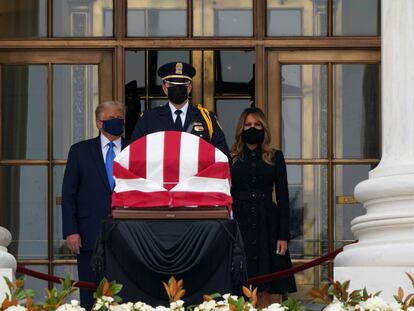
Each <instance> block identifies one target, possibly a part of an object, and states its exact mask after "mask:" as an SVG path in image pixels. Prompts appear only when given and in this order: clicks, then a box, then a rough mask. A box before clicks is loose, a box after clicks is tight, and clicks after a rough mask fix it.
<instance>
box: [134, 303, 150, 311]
mask: <svg viewBox="0 0 414 311" xmlns="http://www.w3.org/2000/svg"><path fill="white" fill-rule="evenodd" d="M134 310H137V311H154V310H155V309H154V308H153V307H151V306H150V305H147V304H146V303H145V302H142V301H138V302H136V303H135V304H134Z"/></svg>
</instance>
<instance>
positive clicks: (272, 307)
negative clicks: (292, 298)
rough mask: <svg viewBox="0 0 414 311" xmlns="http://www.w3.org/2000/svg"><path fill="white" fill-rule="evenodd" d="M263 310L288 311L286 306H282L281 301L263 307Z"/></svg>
mask: <svg viewBox="0 0 414 311" xmlns="http://www.w3.org/2000/svg"><path fill="white" fill-rule="evenodd" d="M262 311H286V308H285V307H282V306H281V305H280V304H279V303H272V304H271V305H269V306H268V307H267V308H263V309H262Z"/></svg>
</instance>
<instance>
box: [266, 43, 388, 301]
mask: <svg viewBox="0 0 414 311" xmlns="http://www.w3.org/2000/svg"><path fill="white" fill-rule="evenodd" d="M267 55H268V64H269V70H268V91H267V97H268V105H267V106H266V107H265V109H267V114H268V119H269V123H270V126H271V130H272V134H273V138H274V139H273V144H274V147H275V148H278V149H281V150H282V151H283V152H284V154H285V158H286V159H287V161H286V162H287V164H288V167H287V169H288V180H289V192H290V205H291V236H292V241H291V243H290V251H291V254H292V258H293V259H294V261H295V263H296V264H300V263H303V262H306V261H309V260H312V259H314V258H317V257H319V256H321V255H323V254H326V253H328V252H330V251H332V250H334V249H336V248H339V247H341V246H343V245H345V244H347V243H349V242H351V241H352V240H353V236H352V233H351V230H350V222H351V220H352V219H353V218H355V217H357V216H359V215H361V214H363V213H364V209H363V207H362V205H361V204H359V203H358V202H357V201H356V200H355V198H354V197H353V190H354V188H355V186H356V185H357V184H358V183H359V182H360V181H362V180H364V179H367V178H368V172H369V171H370V170H371V169H373V168H374V167H375V166H376V165H377V163H378V162H379V159H380V135H381V133H380V129H381V125H380V52H379V51H289V52H288V51H269V52H268V53H267ZM328 277H332V267H331V263H330V264H326V265H322V266H319V267H315V268H314V269H309V270H306V271H304V272H303V273H298V274H296V280H297V283H298V284H299V288H300V292H299V295H300V296H301V297H300V298H303V299H306V298H307V296H308V295H307V293H308V291H309V290H310V289H311V288H312V287H313V286H319V283H320V282H323V281H324V280H327V278H328Z"/></svg>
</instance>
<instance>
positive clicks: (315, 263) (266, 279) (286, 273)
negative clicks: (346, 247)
mask: <svg viewBox="0 0 414 311" xmlns="http://www.w3.org/2000/svg"><path fill="white" fill-rule="evenodd" d="M342 250H343V248H342V247H341V248H338V249H336V250H334V251H333V252H330V253H328V254H326V255H323V256H322V257H318V258H316V259H314V260H311V261H309V262H307V263H305V264H303V265H300V266H297V267H293V268H290V269H286V270H283V271H278V272H273V273H269V274H265V275H260V276H256V277H253V278H250V279H248V280H247V284H252V285H257V284H260V283H266V282H270V281H273V280H276V279H281V278H284V277H287V276H289V275H291V274H294V273H298V272H301V271H304V270H306V269H309V268H312V267H315V266H318V265H320V264H322V263H324V262H325V261H328V260H331V259H333V258H335V256H336V255H338V254H339V253H340V252H342Z"/></svg>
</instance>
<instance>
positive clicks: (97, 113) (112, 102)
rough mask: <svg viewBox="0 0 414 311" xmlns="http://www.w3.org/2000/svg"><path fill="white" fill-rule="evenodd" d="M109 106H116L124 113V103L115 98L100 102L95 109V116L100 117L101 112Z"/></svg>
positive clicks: (97, 118)
mask: <svg viewBox="0 0 414 311" xmlns="http://www.w3.org/2000/svg"><path fill="white" fill-rule="evenodd" d="M109 106H116V107H119V109H121V110H122V111H123V113H124V115H125V105H124V104H123V103H121V102H119V101H117V100H107V101H104V102H102V103H100V104H99V105H98V106H97V107H96V109H95V118H96V120H99V119H100V117H101V113H102V112H103V111H104V110H105V109H106V108H107V107H109Z"/></svg>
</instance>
